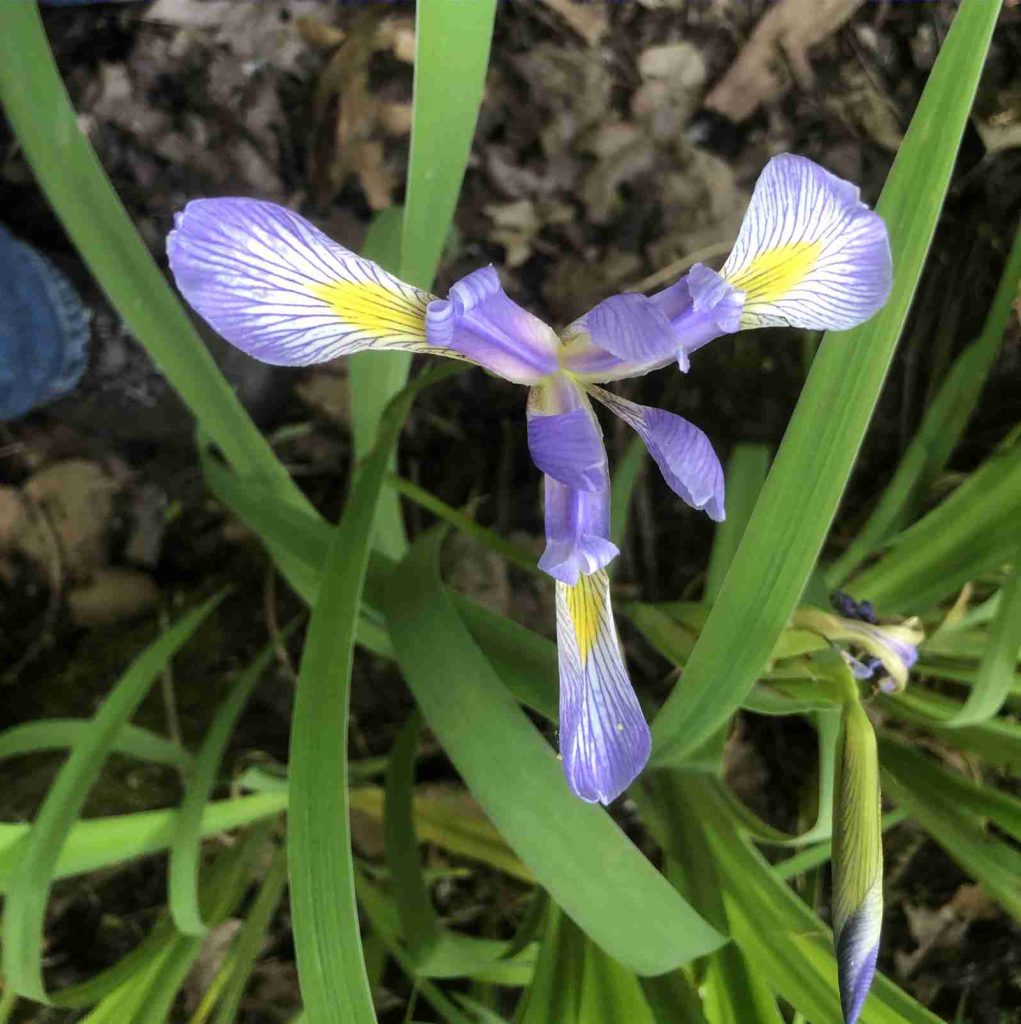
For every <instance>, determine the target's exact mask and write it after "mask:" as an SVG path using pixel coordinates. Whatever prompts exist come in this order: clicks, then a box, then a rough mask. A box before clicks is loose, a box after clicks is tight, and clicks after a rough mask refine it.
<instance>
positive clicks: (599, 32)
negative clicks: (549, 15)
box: [542, 0, 609, 46]
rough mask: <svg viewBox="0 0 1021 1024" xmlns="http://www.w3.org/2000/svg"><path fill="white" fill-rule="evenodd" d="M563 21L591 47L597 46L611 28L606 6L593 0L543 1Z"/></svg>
mask: <svg viewBox="0 0 1021 1024" xmlns="http://www.w3.org/2000/svg"><path fill="white" fill-rule="evenodd" d="M542 2H543V3H544V4H545V5H546V6H547V7H549V8H550V10H552V11H556V13H557V14H558V15H559V16H560V18H561V19H562V20H563V22H564V24H565V25H567V26H568V28H570V29H572V30H573V31H575V32H577V33H578V35H579V36H581V38H582V39H584V40H585V42H586V43H588V45H589V46H595V44H596V43H598V42H599V41H600V40H601V39H602V38H603V36H605V35H606V30H607V28H609V21H608V18H607V9H606V6H605V5H604V4H602V3H598V2H596V3H592V2H591V0H587V2H582V0H542Z"/></svg>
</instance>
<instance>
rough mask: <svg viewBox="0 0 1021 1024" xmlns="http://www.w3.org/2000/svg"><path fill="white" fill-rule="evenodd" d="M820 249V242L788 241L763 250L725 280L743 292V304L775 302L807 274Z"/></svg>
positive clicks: (746, 305) (799, 282)
mask: <svg viewBox="0 0 1021 1024" xmlns="http://www.w3.org/2000/svg"><path fill="white" fill-rule="evenodd" d="M821 252H822V242H790V243H788V244H787V245H781V246H778V247H777V248H776V249H767V250H766V251H765V252H763V253H760V254H759V255H758V256H756V257H755V259H753V260H752V261H751V262H750V263H749V264H748V266H746V267H743V268H742V269H741V270H739V271H738V272H737V273H736V274H733V275H731V276H728V278H727V280H728V281H729V283H730V284H732V285H733V286H734V287H735V288H737V289H738V290H739V291H743V292H744V293H745V307H746V308H747V307H748V306H750V305H754V304H755V303H758V302H767V303H768V302H776V301H777V300H778V299H782V298H783V297H784V296H785V295H786V294H787V293H788V292H790V291H791V289H792V288H796V287H797V286H798V285H799V284H801V282H802V281H803V280H804V279H805V278H806V277H807V276H808V275H809V273H811V270H812V267H813V266H814V265H815V261H816V260H817V259H818V258H819V254H820V253H821Z"/></svg>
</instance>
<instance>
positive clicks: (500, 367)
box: [425, 267, 559, 384]
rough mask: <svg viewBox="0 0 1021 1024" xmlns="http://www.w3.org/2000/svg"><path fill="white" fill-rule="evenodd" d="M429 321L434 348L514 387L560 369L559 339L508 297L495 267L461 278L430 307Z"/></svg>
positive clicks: (429, 335)
mask: <svg viewBox="0 0 1021 1024" xmlns="http://www.w3.org/2000/svg"><path fill="white" fill-rule="evenodd" d="M425 321H426V336H427V338H428V341H429V343H430V344H431V345H436V346H437V347H439V348H443V349H452V350H453V351H455V352H459V353H461V354H462V355H463V356H465V357H466V358H467V359H470V360H471V361H472V362H473V363H478V364H479V366H484V367H485V368H486V369H487V370H490V371H491V372H493V373H495V374H496V375H497V376H499V377H503V378H504V379H506V380H509V381H513V382H514V383H516V384H535V383H537V382H538V381H540V380H542V378H543V377H546V376H548V375H549V374H551V373H555V372H556V370H557V368H558V365H557V349H558V347H559V342H558V340H557V336H556V334H555V333H554V332H553V330H552V329H551V328H550V327H547V326H546V324H544V323H543V322H542V321H541V320H540V319H539V318H538V317H535V316H533V315H532V314H531V313H529V312H528V310H526V309H522V308H521V306H519V305H518V304H517V303H516V302H514V301H513V300H512V299H510V298H509V297H508V296H507V294H506V293H505V292H504V290H503V288H501V287H500V278H499V276H498V275H497V273H496V271H495V270H494V269H493V268H492V267H483V268H482V269H481V270H475V271H473V272H472V273H470V274H468V275H467V276H466V277H462V278H461V280H460V281H458V282H457V284H455V285H454V286H453V287H452V288H451V289H450V291H449V292H448V293H447V298H445V299H435V300H434V301H433V302H431V303H430V304H429V308H428V311H427V312H426V318H425Z"/></svg>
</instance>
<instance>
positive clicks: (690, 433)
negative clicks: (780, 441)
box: [588, 386, 726, 523]
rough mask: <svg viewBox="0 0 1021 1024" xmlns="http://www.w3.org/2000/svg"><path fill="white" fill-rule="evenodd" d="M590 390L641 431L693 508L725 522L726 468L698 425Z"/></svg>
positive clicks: (666, 474)
mask: <svg viewBox="0 0 1021 1024" xmlns="http://www.w3.org/2000/svg"><path fill="white" fill-rule="evenodd" d="M588 390H589V393H590V394H591V395H593V396H594V397H595V398H597V399H598V400H599V401H600V402H602V403H603V405H605V406H606V407H607V408H608V409H610V410H611V411H612V412H614V413H616V414H617V415H618V416H619V417H620V418H621V419H622V420H624V422H625V423H627V424H628V425H629V426H631V427H632V428H633V429H634V430H635V431H636V432H637V433H638V435H639V436H640V437H641V438H642V440H643V441H644V442H645V446H646V447H647V448H648V449H649V454H650V455H651V456H652V457H653V459H655V461H656V465H658V466H659V468H660V472H662V474H663V479H664V480H666V482H667V483H668V484H669V485H670V488H671V489H672V490H673V491H674V493H675V494H677V495H678V496H679V497H680V498H683V499H684V501H685V502H687V504H689V505H690V506H691V507H692V508H696V509H704V510H705V512H706V514H707V515H708V516H709V518H710V519H714V520H715V521H716V522H718V523H719V522H722V521H723V519H724V518H725V516H726V513H725V510H724V504H723V490H724V487H723V467H722V466H721V465H720V460H719V459H718V458H717V456H716V452H715V451H714V450H713V446H712V443H711V442H710V440H709V438H708V437H706V436H705V434H704V433H703V432H702V431H701V430H699V429H698V427H696V426H695V425H694V424H693V423H689V422H688V421H687V420H686V419H684V418H683V417H681V416H677V415H675V414H674V413H672V412H666V411H665V410H663V409H652V408H650V407H649V406H647V405H636V404H635V403H634V402H629V401H627V400H626V399H624V398H621V397H620V396H619V395H615V394H613V393H612V392H610V391H605V390H604V389H603V388H597V387H591V386H590V387H589V389H588Z"/></svg>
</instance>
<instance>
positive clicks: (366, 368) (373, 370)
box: [347, 206, 411, 558]
mask: <svg viewBox="0 0 1021 1024" xmlns="http://www.w3.org/2000/svg"><path fill="white" fill-rule="evenodd" d="M403 221H404V209H403V207H400V206H391V207H389V208H388V209H386V210H383V211H381V212H380V213H379V214H377V215H376V218H375V220H373V222H372V224H371V225H370V226H369V231H368V234H366V236H365V244H364V245H363V246H362V255H363V256H365V257H367V258H368V259H370V260H375V261H376V263H378V264H379V265H380V266H382V267H383V268H384V269H385V270H389V271H390V272H391V273H392V274H398V273H399V272H400V266H401V231H402V226H403ZM410 365H411V357H410V356H409V355H408V354H406V353H404V352H393V353H385V354H384V353H379V352H357V353H355V354H354V355H353V356H351V357H350V358H349V359H348V364H347V373H348V381H349V384H350V393H351V433H352V435H353V439H354V450H355V461H356V463H357V462H360V461H361V460H362V459H364V458H365V456H366V455H368V454H369V452H370V451H371V450H372V446H373V445H374V444H375V443H376V434H377V432H378V430H379V420H380V417H381V416H382V415H383V410H384V409H385V408H386V404H387V402H389V401H390V399H391V398H392V397H393V396H394V395H395V394H396V393H397V392H398V391H400V389H401V387H403V385H404V383H405V381H406V380H407V377H408V368H409V367H410ZM390 468H391V469H396V468H397V455H396V453H394V456H393V457H392V458H391V465H390ZM374 542H375V546H376V548H377V549H378V550H379V551H382V552H383V554H384V555H386V556H387V557H389V558H400V557H401V555H403V554H404V552H405V551H406V550H407V547H408V540H407V537H406V536H405V533H404V520H403V519H402V518H401V506H400V502H399V501H398V500H397V496H396V495H394V494H392V493H390V492H388V491H384V492H383V493H382V494H381V495H380V496H379V504H378V505H377V506H376V534H375V539H374Z"/></svg>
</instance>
